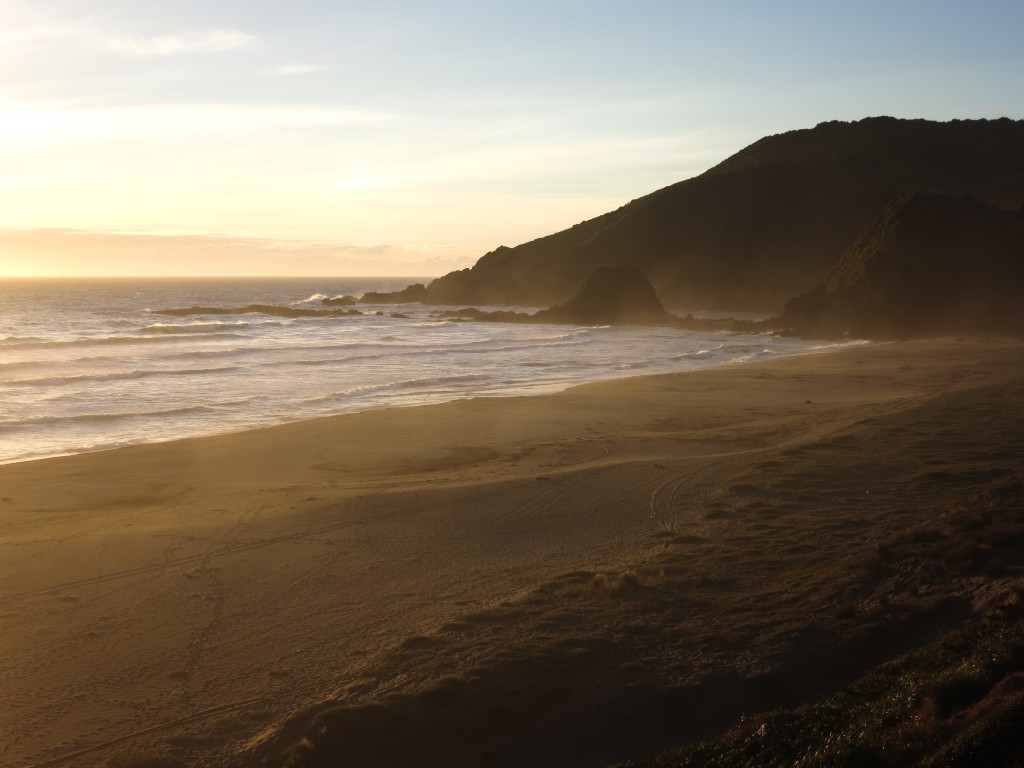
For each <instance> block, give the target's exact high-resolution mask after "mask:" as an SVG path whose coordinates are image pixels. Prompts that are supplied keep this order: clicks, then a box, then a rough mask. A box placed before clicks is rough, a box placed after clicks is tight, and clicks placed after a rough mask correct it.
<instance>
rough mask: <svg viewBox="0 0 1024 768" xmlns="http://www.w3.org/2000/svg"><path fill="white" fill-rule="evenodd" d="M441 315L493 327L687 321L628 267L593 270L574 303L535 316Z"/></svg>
mask: <svg viewBox="0 0 1024 768" xmlns="http://www.w3.org/2000/svg"><path fill="white" fill-rule="evenodd" d="M438 314H439V315H440V316H442V317H448V318H454V319H460V320H481V321H485V322H492V323H559V324H567V325H655V326H657V325H660V326H672V327H676V328H682V327H685V322H684V320H682V319H681V318H679V317H677V316H676V315H673V314H672V313H671V312H667V311H666V310H665V308H664V307H662V305H661V301H660V300H659V299H658V295H657V294H656V293H655V292H654V288H652V287H651V284H650V283H649V282H648V281H647V278H646V277H644V276H643V275H642V274H641V273H640V271H639V270H637V269H636V268H635V267H631V266H629V265H625V264H620V265H618V266H615V267H601V268H600V269H596V270H594V272H593V273H592V274H591V275H590V276H589V277H588V278H587V279H586V281H585V282H584V283H583V287H582V288H581V289H580V291H579V293H577V294H576V296H574V297H573V298H572V299H570V300H569V301H567V302H564V303H562V304H557V305H555V306H553V307H550V308H549V309H542V310H540V311H538V312H534V313H533V314H529V313H526V312H511V311H504V310H498V311H492V312H487V311H484V310H480V309H477V308H475V307H466V308H465V309H458V310H446V311H443V312H439V313H438Z"/></svg>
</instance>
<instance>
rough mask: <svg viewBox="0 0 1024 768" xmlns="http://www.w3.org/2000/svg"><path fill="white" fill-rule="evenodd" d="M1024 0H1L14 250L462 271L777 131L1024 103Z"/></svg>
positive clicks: (56, 259) (1, 210)
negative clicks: (872, 117)
mask: <svg viewBox="0 0 1024 768" xmlns="http://www.w3.org/2000/svg"><path fill="white" fill-rule="evenodd" d="M1021 30H1024V3H1021V2H1020V1H1019V0H1013V1H1012V2H1011V1H1007V2H992V1H986V0H975V1H974V2H971V3H967V2H963V0H958V1H957V2H946V1H945V0H904V1H902V2H901V1H900V0H886V1H885V2H871V1H865V2H860V3H849V2H843V3H838V2H836V3H831V2H825V1H824V0H817V2H792V1H787V0H780V1H778V2H774V3H766V2H763V0H758V2H746V1H741V2H735V1H734V2H729V1H728V0H717V1H716V2H693V1H690V0H676V1H675V2H650V1H646V2H645V1H644V0H635V1H634V2H630V3H626V2H616V3H609V2H600V1H596V2H595V1H593V0H591V1H589V2H582V0H581V1H578V2H577V1H576V0H544V2H532V0H520V2H517V3H510V2H488V1H487V0H477V1H476V2H458V1H455V0H431V2H426V1H425V0H424V1H422V2H394V1H391V2H389V1H388V0H376V1H375V2H350V1H348V0H330V1H328V0H322V1H321V0H289V2H281V1H277V0H274V1H263V0H203V1H202V2H198V1H193V0H174V2H160V1H154V2H149V1H147V0H31V1H30V0H0V275H19V274H66V275H77V274H81V275H84V274H166V275H171V274H307V275H308V274H324V275H327V274H339V275H343V274H363V275H366V274H380V275H387V274H407V275H424V276H425V275H431V274H441V273H443V272H446V271H448V270H449V269H452V268H457V267H461V266H467V265H469V264H471V263H472V262H473V261H475V259H476V258H477V257H479V256H480V255H482V254H483V253H484V252H486V251H488V250H491V249H492V248H494V247H495V246H497V245H500V244H505V245H515V244H517V243H520V242H523V241H526V240H530V239H532V238H534V237H538V236H541V235H544V234H548V233H550V232H553V231H556V230H559V229H562V228H564V227H567V226H570V225H572V224H574V223H576V222H578V221H581V220H583V219H586V218H591V217H593V216H596V215H598V214H601V213H604V212H605V211H608V210H611V209H614V208H616V207H618V206H619V205H622V204H623V203H626V202H628V201H629V200H630V199H632V198H635V197H638V196H640V195H643V194H646V193H648V192H651V191H653V190H655V189H657V188H659V187H662V186H665V185H667V184H670V183H673V182H676V181H679V180H682V179H685V178H689V177H691V176H694V175H696V174H697V173H700V172H701V171H703V170H705V169H707V168H708V167H710V166H712V165H714V164H715V163H717V162H719V161H720V160H722V159H724V158H725V157H727V156H728V155H730V154H732V153H733V152H735V151H737V150H739V149H741V148H742V147H743V146H745V145H747V144H749V143H750V142H752V141H754V140H756V139H757V138H760V137H761V136H763V135H766V134H770V133H778V132H781V131H786V130H790V129H795V128H805V127H811V126H813V125H815V124H816V123H818V122H821V121H823V120H832V119H841V120H855V119H859V118H862V117H866V116H870V115H881V114H886V115H894V116H897V117H925V118H930V119H936V120H947V119H951V118H956V117H960V118H974V117H988V118H995V117H1001V116H1007V117H1013V118H1021V117H1024V114H1022V111H1024V45H1021V42H1020V35H1021Z"/></svg>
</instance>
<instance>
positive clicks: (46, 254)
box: [0, 227, 475, 277]
mask: <svg viewBox="0 0 1024 768" xmlns="http://www.w3.org/2000/svg"><path fill="white" fill-rule="evenodd" d="M0 251H2V252H3V253H4V254H5V256H6V257H7V258H6V260H5V261H3V263H0V277H8V276H31V275H40V276H49V275H171V276H175V275H177V276H181V275H200V276H201V275H223V276H231V275H235V276H247V275H254V274H260V275H268V276H270V275H332V274H333V275H345V276H348V277H360V276H376V277H386V276H400V277H408V276H420V277H425V276H427V275H441V274H444V273H446V272H450V271H451V270H453V269H460V268H462V267H466V266H470V265H471V264H472V263H473V261H474V260H475V259H474V258H473V257H472V256H470V255H469V254H467V253H465V252H464V251H462V250H460V249H452V248H451V247H450V246H445V245H439V246H430V245H402V244H388V243H365V244H360V243H346V242H328V241H301V240H299V241H297V240H271V239H266V238H250V237H231V236H224V235H196V234H192V235H184V234H153V233H145V232H112V231H102V230H84V229H58V228H52V229H48V228H17V227H0ZM453 251H454V252H453Z"/></svg>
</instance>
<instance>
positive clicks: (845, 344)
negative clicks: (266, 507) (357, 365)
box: [0, 339, 890, 467]
mask: <svg viewBox="0 0 1024 768" xmlns="http://www.w3.org/2000/svg"><path fill="white" fill-rule="evenodd" d="M811 341H820V345H821V346H820V347H818V346H815V347H811V348H809V349H806V350H803V351H800V352H787V353H782V354H781V355H779V356H778V357H775V358H771V359H783V358H786V357H801V356H807V355H821V354H830V353H834V352H841V351H842V350H844V349H850V348H855V347H861V346H865V345H869V344H879V343H890V342H884V341H883V342H875V341H871V340H869V339H855V340H850V341H835V340H828V339H822V340H811ZM766 361H769V360H768V359H762V360H750V359H740V360H724V361H722V362H720V363H717V364H713V365H709V366H707V367H703V368H694V369H690V370H685V371H659V372H655V373H626V374H623V375H619V376H615V375H610V376H607V377H604V378H599V379H593V380H591V381H584V382H575V383H567V384H565V385H564V386H562V385H557V384H552V385H551V386H552V387H561V388H556V389H550V390H545V391H542V392H538V393H534V394H497V395H487V394H472V395H464V396H457V397H455V398H453V399H450V400H438V401H432V402H423V403H410V404H407V405H402V404H393V405H379V406H369V407H364V408H360V407H358V406H357V407H356V408H355V409H353V410H345V411H340V412H337V413H332V414H326V415H320V416H310V417H305V418H298V419H294V420H288V421H280V422H273V423H269V424H262V425H259V424H256V425H251V426H246V427H239V428H236V429H231V430H228V431H216V432H209V433H203V434H194V435H182V436H179V437H172V438H169V439H166V440H155V441H140V442H129V443H125V444H124V445H115V446H107V447H102V448H97V449H93V450H79V451H72V452H68V453H55V454H49V455H45V456H31V457H28V458H16V459H5V460H0V467H4V466H9V465H12V464H22V463H26V462H34V461H48V460H50V459H63V458H68V457H71V456H81V455H86V454H93V453H107V452H110V451H119V450H124V449H126V448H134V447H138V446H144V445H163V444H165V443H172V442H177V441H179V440H203V439H206V438H211V437H222V436H227V435H238V434H246V433H248V432H251V431H253V430H263V429H274V428H277V427H282V426H287V425H290V424H301V423H304V422H308V421H318V420H320V419H333V418H338V417H343V416H348V415H351V414H355V413H370V412H376V411H381V410H388V409H404V408H420V407H424V406H431V405H445V404H448V403H454V402H460V401H463V400H476V399H496V400H500V399H504V398H518V397H546V396H548V395H553V394H559V393H562V392H568V391H571V390H573V389H575V388H576V387H586V386H589V385H591V384H599V383H602V382H608V381H623V380H628V379H633V378H645V377H648V376H675V375H689V374H692V373H698V372H700V371H704V370H714V369H718V368H722V367H728V366H733V365H749V364H753V363H758V362H766Z"/></svg>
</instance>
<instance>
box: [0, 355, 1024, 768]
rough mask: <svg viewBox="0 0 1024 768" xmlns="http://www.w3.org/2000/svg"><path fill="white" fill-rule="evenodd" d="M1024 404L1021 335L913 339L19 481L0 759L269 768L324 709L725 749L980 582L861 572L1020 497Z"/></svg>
mask: <svg viewBox="0 0 1024 768" xmlns="http://www.w3.org/2000/svg"><path fill="white" fill-rule="evenodd" d="M1021 391H1024V343H1022V342H1020V341H1014V340H1005V339H972V340H952V339H944V340H927V341H916V342H895V343H885V344H868V345H860V346H856V347H853V348H850V349H845V350H840V351H838V352H837V353H836V354H828V355H824V354H818V355H793V356H786V357H783V358H778V359H774V360H767V361H757V362H755V363H753V364H741V365H733V366H721V367H716V368H714V369H705V370H702V371H693V372H681V373H671V374H656V375H647V376H633V377H629V378H622V379H614V380H606V381H599V382H592V383H588V384H582V385H577V386H575V387H573V388H571V389H568V390H565V391H562V392H559V393H555V394H548V395H540V396H523V397H511V398H501V399H497V398H476V399H470V400H457V401H450V402H447V403H443V404H435V405H426V406H418V407H413V408H390V409H380V410H370V411H363V412H359V413H349V414H341V415H338V416H330V417H323V418H318V419H313V420H307V421H303V422H293V423H289V424H284V425H279V426H274V427H268V428H263V429H255V430H247V431H245V432H241V433H238V432H236V433H231V434H228V435H218V436H211V437H203V438H190V439H183V440H177V441H173V442H165V443H155V444H147V445H134V446H128V447H125V448H119V449H115V450H112V451H103V452H93V453H86V454H77V455H72V456H64V457H58V458H51V459H40V460H35V461H26V462H19V463H13V464H6V465H2V466H0V547H3V549H4V550H5V551H6V552H7V553H8V556H7V557H5V558H4V559H3V561H2V562H0V638H2V641H0V642H2V646H3V647H2V650H3V658H4V661H3V662H2V663H0V685H3V686H4V689H5V691H8V692H9V696H8V699H7V703H5V704H4V705H3V709H0V726H2V727H3V728H4V730H5V731H6V732H8V733H13V734H16V736H15V738H14V739H13V740H12V743H11V744H9V745H7V746H5V747H0V762H4V763H5V764H10V765H12V766H17V767H18V768H28V767H29V766H34V765H37V764H40V763H46V762H47V761H60V760H67V759H70V758H69V756H70V755H73V754H76V753H79V752H82V751H83V750H85V751H86V752H87V756H86V757H82V758H81V759H76V761H75V764H76V765H86V766H89V765H96V766H106V765H108V764H109V763H111V761H114V762H117V764H118V765H126V766H142V765H150V764H152V765H158V764H160V763H159V761H160V760H164V761H172V762H173V763H174V764H176V765H187V766H192V765H195V766H199V765H211V764H212V765H239V766H241V765H245V766H251V765H279V764H282V763H283V762H284V759H283V758H282V755H284V754H286V753H288V750H290V749H293V748H294V747H295V744H297V743H298V742H300V741H301V740H302V738H305V737H309V738H310V739H312V741H311V743H312V744H313V747H315V748H317V749H320V748H322V749H329V748H330V744H328V743H324V742H322V740H321V741H318V739H319V738H320V737H318V736H316V734H315V732H314V731H315V728H314V730H310V728H313V726H314V725H315V723H318V722H323V721H324V720H323V718H325V717H329V718H334V719H335V720H332V722H334V723H335V725H337V726H338V727H339V728H341V731H339V732H346V733H354V735H353V736H352V738H354V739H355V741H354V742H353V743H352V744H350V745H349V746H350V747H351V748H352V749H355V750H356V753H358V754H362V755H363V756H364V757H365V758H366V760H371V759H372V756H373V755H375V754H377V752H375V750H377V751H380V750H383V751H384V752H385V753H387V755H388V756H389V759H393V763H392V764H395V765H410V766H412V765H417V766H433V765H445V764H447V765H451V764H457V763H458V761H459V754H456V752H453V750H458V749H466V750H478V751H477V752H475V753H473V754H475V755H477V756H479V754H480V753H482V752H485V751H487V752H491V753H492V754H494V755H495V758H494V759H495V761H496V762H495V765H502V766H505V765H516V764H519V765H522V764H535V765H547V764H560V765H586V764H593V763H596V762H597V761H598V760H599V759H600V760H606V761H611V760H617V759H630V758H642V757H645V756H647V755H649V754H651V753H653V752H654V751H656V750H657V749H659V748H661V747H663V746H668V745H670V744H672V743H677V741H674V740H678V739H683V740H685V739H689V738H700V737H703V736H706V735H708V734H712V733H715V732H718V731H720V730H721V729H723V728H725V727H727V726H728V725H730V724H731V723H733V722H735V719H736V717H738V716H739V715H740V714H743V713H744V712H748V711H750V709H748V707H752V706H755V705H756V706H761V705H764V706H769V707H770V706H779V705H781V704H784V703H785V702H786V699H785V697H786V696H791V697H792V696H808V695H811V694H814V693H815V692H817V691H818V689H819V688H821V687H822V686H826V687H827V686H828V685H833V684H836V685H838V684H841V683H842V681H843V680H846V679H849V676H850V675H852V674H855V673H856V672H857V671H858V669H863V668H864V666H865V665H868V664H871V663H877V661H876V659H877V654H876V655H872V653H875V652H872V653H868V652H866V651H863V652H861V651H856V649H857V648H860V647H861V646H859V645H857V643H858V642H860V641H859V640H858V639H857V638H859V637H860V634H858V633H861V632H866V631H867V629H865V627H867V628H870V627H873V626H876V625H877V626H881V624H879V622H884V621H889V619H887V618H886V615H887V614H886V611H890V612H891V611H894V610H895V609H896V608H895V607H899V606H904V605H906V606H909V607H911V608H914V610H919V611H923V613H920V614H913V615H919V616H924V617H926V618H927V621H923V620H920V621H918V622H917V624H918V625H919V629H920V630H921V631H920V632H908V633H907V634H905V635H903V636H900V637H903V638H904V640H905V641H906V642H911V641H912V642H918V641H919V640H920V641H923V640H924V639H926V637H925V635H927V634H928V633H929V632H932V633H934V632H935V631H938V630H939V629H941V627H942V626H946V625H948V624H949V623H950V622H953V621H957V620H962V618H963V613H962V611H964V610H969V606H970V605H971V601H972V600H974V599H982V598H983V597H984V595H985V594H986V590H992V589H995V588H996V586H997V585H995V582H991V583H990V582H987V581H976V580H975V581H971V579H962V580H955V583H953V582H950V584H948V585H947V584H945V582H942V583H940V582H938V581H936V582H935V583H934V584H933V583H932V582H927V581H925V582H922V585H921V586H920V588H919V590H918V593H917V594H916V596H915V595H910V594H909V593H905V592H901V591H899V589H898V588H897V587H895V586H891V587H886V586H885V584H886V583H887V582H880V586H879V585H875V581H873V580H877V578H881V577H876V575H871V574H873V573H874V571H871V570H870V569H868V570H865V568H868V566H866V565H865V562H866V561H865V558H866V557H867V556H868V555H869V554H870V553H873V552H876V551H877V549H876V545H877V543H878V542H880V541H884V540H886V538H887V537H890V536H894V535H896V533H898V532H899V530H902V529H903V528H904V527H913V526H919V525H922V524H924V523H923V522H922V521H927V520H930V519H933V518H934V519H938V515H939V514H940V513H941V514H944V512H943V510H947V509H952V506H950V505H954V506H955V504H957V503H959V502H960V500H962V501H963V502H964V503H965V504H966V503H969V502H971V500H972V499H974V497H975V495H977V494H984V493H988V492H989V491H991V490H992V489H997V490H998V488H1001V487H1002V485H1005V483H1007V482H1009V481H1010V479H1012V478H1013V477H1015V476H1020V477H1024V450H1022V446H1021V442H1022V441H1024V429H1021V426H1022V425H1024V402H1022V399H1021V398H1020V392H1021ZM1010 566H1012V567H1013V568H1016V567H1017V565H1016V561H1012V562H1010ZM1009 573H1010V574H1011V575H1012V574H1014V573H1016V571H1012V570H1011V571H1010V572H1009ZM865 574H867V575H865ZM886 578H888V577H886ZM971 578H973V577H971ZM883 589H891V590H896V591H895V592H894V593H893V595H891V596H888V597H885V595H883V593H882V591H881V590H883ZM864 590H867V591H866V592H865V591H864ZM943 590H945V591H943ZM971 590H973V592H972V591H971ZM943 595H945V597H944V598H943V600H941V601H940V600H938V599H937V598H938V597H940V596H943ZM971 595H975V596H976V597H971ZM882 597H885V600H884V601H883V600H882ZM929 600H930V601H932V602H928V601H929ZM951 600H952V601H953V602H952V603H951V602H950V601H951ZM926 603H927V605H926ZM933 603H934V605H933ZM915 606H916V607H915ZM928 606H932V607H928ZM950 606H953V607H954V608H956V610H951V609H950ZM908 610H909V608H908ZM943 611H947V612H946V613H944V612H943ZM893 620H895V619H893ZM890 645H891V644H890ZM886 647H889V646H886ZM828 648H837V649H840V650H842V649H847V650H849V649H854V650H850V651H849V652H850V653H851V654H853V656H852V657H851V658H848V659H846V661H844V662H842V663H839V664H838V666H837V662H836V660H835V659H832V658H831V657H828V656H821V653H823V650H824V649H828ZM857 654H860V655H857ZM794 663H795V667H796V672H794V669H793V668H792V665H793V664H794ZM805 663H806V665H808V666H807V668H812V669H814V670H815V674H814V675H812V676H810V678H807V677H806V676H805V677H803V678H801V677H800V675H799V674H797V673H798V672H799V668H800V667H801V665H802V664H805ZM771 680H777V681H778V685H776V686H773V685H771V684H769V683H770V681H771ZM551 686H554V687H553V688H552V687H551ZM759 686H760V687H759ZM557 691H562V693H559V694H558V695H555V693H556V692H557ZM699 691H704V693H703V694H700V695H698V692H699ZM567 692H568V693H567ZM826 692H827V691H826ZM700 696H704V697H705V698H703V699H701V698H700ZM708 696H710V698H707V697H708ZM694 697H696V698H694ZM780 697H781V698H780ZM317 702H322V703H321V704H319V705H317V704H316V703H317ZM368 707H369V708H370V709H366V708H368ZM381 707H383V710H381V709H380V708H381ZM496 707H497V709H495V708H496ZM502 707H505V709H504V710H503V709H501V708H502ZM374 708H376V709H374ZM371 709H372V711H374V712H380V711H384V712H387V713H389V714H388V715H387V717H388V718H393V719H392V720H388V721H387V722H392V723H393V724H395V723H398V724H402V723H404V726H403V727H407V731H408V732H410V733H415V734H417V737H418V736H423V738H424V739H426V741H424V742H422V743H415V744H408V745H407V747H408V748H409V749H411V750H412V751H411V752H410V753H408V754H406V753H404V752H402V750H403V749H405V747H403V746H402V744H403V743H405V742H402V741H401V740H400V739H392V738H391V737H389V736H388V735H387V734H388V733H390V731H387V730H386V729H385V732H384V733H383V734H382V733H381V732H379V731H375V730H374V729H375V728H377V727H378V726H379V723H378V724H377V725H373V723H372V722H369V721H367V722H364V721H362V720H360V719H359V718H361V717H362V716H363V715H362V714H360V713H364V712H369V711H370V710H371ZM328 710H329V711H330V712H332V713H333V714H330V715H326V714H323V713H324V712H326V711H328ZM626 710H629V711H631V712H633V713H634V714H633V715H630V716H629V717H627V718H626V719H623V717H624V715H623V714H622V713H623V712H624V711H626ZM432 711H436V712H437V717H441V718H442V721H441V722H435V720H432V719H431V717H432V716H431V715H430V712H432ZM500 711H504V712H505V713H506V715H509V713H511V714H510V715H509V716H510V717H511V716H512V715H515V717H512V719H511V720H507V719H504V718H505V716H501V717H499V715H498V714H494V713H497V712H500ZM489 713H490V714H489ZM517 713H518V714H517ZM526 713H533V714H532V715H530V716H527V714H526ZM659 713H660V714H659ZM492 715H493V717H492ZM520 715H522V717H523V718H525V719H523V720H518V719H516V718H517V717H519V716H520ZM317 718H320V719H319V720H317ZM339 718H340V719H339ZM489 718H490V719H489ZM495 718H496V719H495ZM531 718H533V719H531ZM631 718H632V719H631ZM687 718H689V720H688V719H687ZM335 721H336V722H335ZM373 722H377V721H373ZM445 722H449V723H451V722H462V723H470V724H472V726H473V728H475V729H477V730H474V731H473V733H474V734H476V735H475V736H474V738H473V739H469V740H460V739H462V735H460V734H453V733H451V732H450V728H449V730H445V728H446V727H448V726H444V723H445ZM680 722H683V723H685V722H692V725H691V726H689V727H688V729H687V728H684V729H683V731H684V732H683V733H682V735H680V731H679V728H680ZM345 723H350V725H352V727H354V728H355V729H356V730H355V731H354V732H349V731H345V730H344V728H345V727H347V726H345ZM361 723H362V725H360V724H361ZM503 724H507V725H508V726H509V727H508V728H507V729H506V728H505V727H504V725H503ZM435 726H436V727H435ZM408 729H411V730H408ZM541 733H543V734H544V735H543V737H541V736H540V735H538V734H541ZM360 734H362V735H360ZM429 734H434V735H433V736H430V735H429ZM574 734H576V735H574ZM453 739H454V740H453ZM531 749H532V750H534V751H533V752H530V751H529V750H531ZM360 750H361V751H360ZM524 750H525V751H524ZM83 754H85V753H83ZM311 754H313V753H311ZM318 754H328V753H326V752H323V753H318ZM468 754H469V753H467V755H468ZM403 755H404V757H403ZM410 755H411V756H410ZM541 756H543V757H541ZM310 759H312V758H310ZM403 760H404V761H405V762H403ZM147 761H148V762H147ZM417 761H418V762H417ZM517 761H518V762H517ZM545 761H546V762H545ZM167 764H171V763H167ZM309 764H310V765H315V764H316V763H315V761H313V762H310V763H309Z"/></svg>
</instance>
